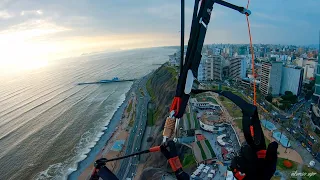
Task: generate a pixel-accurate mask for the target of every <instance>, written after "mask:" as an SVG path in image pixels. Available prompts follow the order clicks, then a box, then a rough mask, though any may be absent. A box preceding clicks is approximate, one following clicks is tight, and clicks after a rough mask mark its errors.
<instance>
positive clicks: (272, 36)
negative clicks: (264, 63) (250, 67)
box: [0, 0, 320, 68]
mask: <svg viewBox="0 0 320 180" xmlns="http://www.w3.org/2000/svg"><path fill="white" fill-rule="evenodd" d="M228 2H231V3H234V4H236V5H239V6H246V5H247V0H228ZM193 4H194V1H193V0H186V7H185V13H186V20H185V24H186V26H185V28H186V31H185V34H186V38H185V44H187V40H188V35H189V32H190V31H189V30H190V24H191V16H192V11H193ZM319 7H320V1H319V0H304V1H301V0H268V1H266V0H251V1H250V5H249V9H250V10H251V11H252V15H251V16H250V17H249V19H250V24H251V32H252V38H253V43H266V44H295V45H308V44H317V43H318V39H319V38H318V34H319V30H320V23H319V21H320V10H319ZM179 31H180V0H67V1H66V0H44V1H40V0H0V49H1V51H0V52H1V53H0V65H1V66H2V67H5V66H8V65H11V66H20V67H24V68H29V67H30V68H32V67H36V66H44V65H46V64H47V63H48V62H49V61H50V60H53V59H58V58H64V57H70V56H78V55H81V54H83V53H90V52H97V51H114V50H123V49H132V48H145V47H154V46H170V45H179V44H180V32H179ZM248 42H249V37H248V29H247V24H246V18H245V16H244V15H242V14H240V13H239V12H236V11H234V10H230V9H227V8H225V7H222V6H220V5H218V4H215V5H214V9H213V14H212V17H211V22H210V24H209V27H208V31H207V36H206V41H205V43H207V44H211V43H248Z"/></svg>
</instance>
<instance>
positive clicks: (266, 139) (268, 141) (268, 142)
mask: <svg viewBox="0 0 320 180" xmlns="http://www.w3.org/2000/svg"><path fill="white" fill-rule="evenodd" d="M264 139H265V141H266V146H267V147H268V145H269V144H270V140H269V139H268V138H267V137H266V136H264Z"/></svg>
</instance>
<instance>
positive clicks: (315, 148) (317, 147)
mask: <svg viewBox="0 0 320 180" xmlns="http://www.w3.org/2000/svg"><path fill="white" fill-rule="evenodd" d="M312 152H313V153H314V154H317V153H318V152H320V143H315V144H313V146H312Z"/></svg>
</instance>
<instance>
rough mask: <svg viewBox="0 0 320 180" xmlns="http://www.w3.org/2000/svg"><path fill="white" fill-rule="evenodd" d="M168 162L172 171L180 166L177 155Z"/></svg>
mask: <svg viewBox="0 0 320 180" xmlns="http://www.w3.org/2000/svg"><path fill="white" fill-rule="evenodd" d="M168 162H169V164H170V166H171V169H172V170H173V172H176V171H177V170H178V169H180V168H182V165H181V162H180V159H179V157H178V156H176V157H173V158H170V159H169V160H168Z"/></svg>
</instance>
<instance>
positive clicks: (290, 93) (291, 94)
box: [284, 91, 293, 96]
mask: <svg viewBox="0 0 320 180" xmlns="http://www.w3.org/2000/svg"><path fill="white" fill-rule="evenodd" d="M284 94H285V95H287V96H288V95H290V96H293V93H292V92H291V91H285V92H284Z"/></svg>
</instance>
